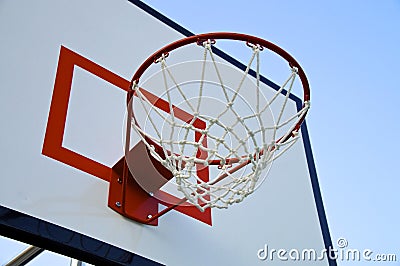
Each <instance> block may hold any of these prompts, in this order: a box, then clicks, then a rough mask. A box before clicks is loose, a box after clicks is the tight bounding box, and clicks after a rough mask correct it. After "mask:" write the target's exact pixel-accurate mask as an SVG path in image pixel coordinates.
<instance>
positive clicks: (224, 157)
mask: <svg viewBox="0 0 400 266" xmlns="http://www.w3.org/2000/svg"><path fill="white" fill-rule="evenodd" d="M211 45H212V44H211V41H206V42H204V43H203V47H204V58H203V59H204V60H203V62H204V64H205V62H206V59H207V57H209V58H210V59H211V62H212V63H213V64H214V70H215V72H216V75H217V77H218V81H219V82H218V83H219V84H218V86H219V87H220V89H221V90H222V92H223V95H224V97H223V99H219V101H222V102H223V104H222V105H224V107H222V111H220V112H219V113H216V114H215V115H214V116H213V117H211V116H209V115H207V116H206V115H202V114H201V113H200V110H201V109H200V106H201V105H202V104H206V103H204V101H205V100H203V101H202V97H203V93H204V92H203V87H204V84H205V82H204V79H203V78H204V70H203V73H202V74H201V77H202V80H200V81H198V84H199V87H198V97H197V100H196V102H195V103H193V101H191V100H190V99H189V98H188V97H186V96H185V93H184V90H183V89H181V87H182V84H178V82H176V81H175V79H174V77H173V74H172V72H171V71H169V67H168V66H167V63H166V56H162V57H161V58H160V59H158V60H157V63H159V64H160V66H161V73H162V75H163V79H164V81H165V82H164V85H165V95H166V99H165V100H166V101H167V102H168V103H169V105H170V110H172V111H171V112H170V113H169V114H166V113H165V112H163V111H160V110H158V108H152V106H153V105H152V101H151V100H150V99H148V98H147V97H146V95H145V93H143V92H142V89H141V88H140V86H139V85H138V84H133V88H132V89H133V90H134V92H135V94H136V96H137V97H135V98H136V99H138V100H139V102H140V103H141V106H142V108H143V109H145V111H146V112H147V113H148V114H150V113H153V115H154V114H156V115H157V116H159V117H161V118H162V120H163V121H164V123H165V125H166V126H168V127H169V132H170V133H169V134H163V132H162V130H161V129H160V128H161V126H162V125H160V124H159V123H158V122H157V121H156V119H154V118H153V115H148V117H147V120H148V123H149V124H150V125H151V127H152V130H151V132H149V130H146V129H143V127H142V126H140V125H138V123H137V121H136V120H135V121H133V122H132V127H133V128H134V129H135V130H136V131H137V132H138V133H139V135H140V137H141V139H142V141H143V142H144V143H145V144H146V146H147V148H148V149H149V151H150V154H151V156H153V157H154V158H155V159H156V160H158V161H159V162H160V163H161V164H162V165H163V166H164V167H166V168H167V169H168V170H169V171H171V173H172V174H173V175H174V177H175V179H176V184H177V186H178V190H179V191H181V192H182V193H183V194H184V196H185V197H186V198H187V200H188V201H189V202H190V203H191V204H194V205H195V206H197V208H198V209H200V210H201V211H204V210H205V209H206V208H209V207H217V208H227V207H228V206H229V205H231V204H233V203H238V202H241V201H242V200H243V199H244V198H245V197H246V196H248V195H250V194H251V193H252V192H253V191H254V190H255V188H256V187H257V186H256V185H257V184H258V183H259V181H260V177H262V173H263V170H264V169H266V167H267V166H268V165H270V164H271V162H272V161H274V160H275V159H277V158H278V157H279V156H280V155H282V154H283V153H284V152H285V151H287V150H288V149H289V148H290V147H291V146H292V145H293V144H294V143H295V141H296V140H297V139H298V129H296V124H297V123H298V122H299V121H302V120H303V119H304V116H305V115H306V113H307V110H308V109H309V103H308V102H306V103H304V107H303V108H302V109H301V110H300V111H298V112H297V113H296V112H295V113H294V114H293V115H292V116H290V117H285V119H283V117H284V116H283V112H284V110H285V107H286V104H287V101H288V99H289V95H290V92H291V91H292V86H293V84H294V81H295V78H296V76H297V69H296V68H291V71H290V74H289V77H288V78H287V80H286V81H285V82H284V83H283V84H282V85H281V87H280V89H279V90H277V91H276V93H275V94H274V95H273V97H271V98H270V99H269V101H268V102H267V103H264V104H261V101H260V100H259V99H260V98H261V97H262V95H261V92H260V89H259V87H260V74H259V66H260V57H259V53H260V52H261V50H262V48H261V47H260V46H258V45H250V47H251V49H252V56H251V58H250V60H249V63H248V65H247V68H246V70H245V71H243V77H242V78H241V79H240V82H239V84H237V87H236V88H235V89H234V91H233V92H232V91H228V88H227V87H226V86H225V85H224V78H223V77H222V76H221V73H220V71H219V69H218V64H216V61H215V56H214V54H213V52H212V49H211ZM254 61H255V64H256V67H255V71H256V78H255V83H256V84H255V86H257V90H256V93H257V95H256V98H257V101H256V104H255V105H256V106H254V113H253V114H251V115H246V116H241V114H240V110H235V107H236V105H235V103H236V102H237V101H238V99H239V98H240V93H239V92H240V90H241V89H242V86H243V83H244V80H245V78H246V77H247V76H248V75H249V71H250V68H251V66H252V64H253V62H254ZM167 78H169V79H170V80H173V83H174V86H173V88H174V89H175V90H177V91H178V92H179V94H180V95H181V97H182V99H184V100H185V101H186V104H187V105H188V106H189V107H190V109H191V110H190V112H191V114H192V115H193V118H192V119H191V121H189V122H188V121H186V122H184V121H181V120H179V119H178V118H177V117H176V116H175V114H174V107H173V103H172V100H173V99H172V96H171V90H172V89H171V87H169V86H168V85H167ZM242 93H243V92H242ZM282 95H284V100H283V101H281V103H280V105H281V107H280V110H279V111H278V113H274V117H275V121H274V124H273V125H272V126H265V123H264V121H263V119H262V116H263V114H264V113H265V112H269V111H270V109H269V107H270V105H271V104H273V103H274V101H276V99H277V98H278V96H280V97H282ZM164 98H165V97H164ZM228 113H229V114H230V115H231V116H233V117H235V119H234V121H233V123H231V124H229V125H227V124H226V123H222V122H221V119H222V117H223V116H224V115H226V114H228ZM134 119H136V118H134ZM196 119H201V120H202V121H204V122H206V127H205V128H203V129H201V128H198V127H195V126H194V121H195V120H196ZM254 120H256V121H257V122H258V126H257V128H254V123H253V122H251V121H254ZM237 126H240V127H241V128H242V129H244V130H245V131H246V133H247V134H246V136H245V137H243V136H241V135H238V134H236V131H237V130H236V129H235V127H237ZM283 127H284V128H285V132H286V133H284V134H283V136H282V135H281V134H282V133H281V132H280V133H279V134H280V135H279V136H277V131H278V130H279V129H281V128H283ZM286 128H288V130H287V131H286ZM215 129H217V130H215ZM177 131H179V132H183V134H182V133H181V134H179V136H180V138H179V139H175V136H176V135H175V134H174V132H177ZM213 132H222V133H220V134H214V133H213ZM195 133H197V134H198V136H200V137H199V138H197V140H193V137H192V136H193V135H194V134H195ZM277 139H278V140H277ZM148 140H151V141H152V142H154V143H155V144H156V145H159V146H160V147H161V148H162V152H160V151H159V150H158V151H156V149H155V147H154V145H153V143H151V141H148ZM228 140H234V142H235V143H237V144H236V146H232V145H231V143H230V141H228ZM210 142H213V144H214V145H211V146H210V145H208V144H207V143H210ZM188 153H189V154H188ZM200 153H201V154H203V155H204V154H205V155H204V156H199V154H200ZM213 161H214V162H215V161H218V162H219V165H218V166H211V165H210V164H211V163H212V162H213ZM206 167H218V169H219V174H218V175H217V176H216V177H215V178H213V179H211V180H204V177H202V176H201V175H200V176H199V171H201V169H203V168H206ZM243 169H246V170H243Z"/></svg>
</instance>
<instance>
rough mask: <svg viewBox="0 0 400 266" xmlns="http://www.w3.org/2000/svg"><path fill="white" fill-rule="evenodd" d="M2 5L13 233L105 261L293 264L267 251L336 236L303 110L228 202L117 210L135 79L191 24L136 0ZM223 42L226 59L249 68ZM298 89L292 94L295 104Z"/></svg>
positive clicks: (2, 222) (325, 243) (6, 207)
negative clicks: (291, 138) (291, 137)
mask: <svg viewBox="0 0 400 266" xmlns="http://www.w3.org/2000/svg"><path fill="white" fill-rule="evenodd" d="M0 14H1V15H0V21H1V23H0V25H1V26H0V32H1V34H2V36H5V40H4V41H2V42H1V44H0V47H1V50H2V51H3V54H4V55H3V60H2V63H1V77H2V78H1V83H2V87H3V88H4V89H3V90H2V91H1V99H2V100H3V102H2V105H1V107H0V108H1V112H0V115H1V118H2V121H3V123H4V124H5V125H6V126H5V127H4V128H3V130H2V133H1V136H2V138H1V139H2V144H1V145H2V150H3V151H5V152H4V156H3V157H2V166H3V169H4V170H3V174H2V178H1V180H2V185H1V187H0V205H1V208H0V231H1V234H2V235H4V236H7V237H10V238H14V239H17V240H21V241H24V242H27V243H31V244H33V245H37V246H40V247H43V248H46V249H49V250H52V251H55V252H58V253H61V254H65V255H67V256H71V257H75V258H77V259H81V260H83V261H86V262H89V263H93V264H106V265H109V264H115V265H185V264H188V261H190V264H191V265H263V264H265V263H266V260H274V265H275V264H278V263H280V262H281V263H285V264H288V262H290V260H289V261H283V260H279V259H278V258H277V257H276V255H275V257H274V258H272V257H271V255H272V256H273V254H268V255H270V256H269V257H268V258H264V260H263V259H260V257H263V256H264V255H265V254H266V253H268V250H269V251H270V250H271V249H276V250H279V249H285V250H287V251H289V250H292V249H298V250H300V251H302V250H304V249H307V250H308V249H314V250H316V251H318V252H319V251H321V250H323V249H325V248H328V247H329V246H331V239H330V235H329V230H328V226H327V221H326V217H325V213H324V209H323V204H322V199H321V194H320V190H319V185H318V180H317V176H316V171H315V166H314V161H313V157H312V151H311V147H310V142H309V136H308V133H307V127H306V124H305V123H304V124H303V125H302V128H301V134H300V140H299V141H298V142H297V143H296V144H295V145H294V146H293V147H292V149H291V150H290V152H288V153H287V154H285V155H284V156H282V158H279V159H278V160H277V161H276V162H275V163H274V165H273V166H272V167H271V168H270V169H269V175H268V178H267V179H266V180H265V181H264V182H263V184H261V185H260V186H259V188H258V189H257V190H256V192H255V193H254V194H252V195H251V196H249V197H248V199H246V200H245V201H243V202H242V203H240V204H237V205H234V206H231V207H230V208H229V209H228V210H219V209H207V210H206V211H205V212H200V211H199V210H197V209H195V208H189V209H185V208H181V209H179V208H178V209H176V210H172V211H171V212H169V213H168V214H166V215H164V216H162V218H160V219H158V221H156V222H157V223H156V224H157V226H152V225H143V224H141V223H138V222H135V221H133V220H131V219H127V218H125V217H123V216H121V215H120V214H119V213H117V212H115V211H113V210H112V205H113V204H114V208H115V207H118V204H117V203H118V201H117V200H115V201H113V202H110V199H109V198H108V194H109V190H110V187H111V181H112V180H111V178H110V171H111V168H113V167H114V166H116V165H118V162H119V161H120V160H121V158H123V157H124V145H125V143H124V138H125V135H124V134H125V130H124V129H125V127H126V125H125V122H126V90H127V88H129V83H130V79H131V78H132V75H133V73H134V72H135V71H136V69H137V67H138V66H140V64H141V63H142V62H143V61H144V60H145V59H146V58H147V57H148V56H149V55H151V54H152V53H153V52H154V51H156V50H158V49H159V48H161V47H163V46H164V45H166V44H168V43H171V42H173V41H176V40H178V39H181V38H183V37H185V36H190V35H192V33H191V32H190V31H188V30H186V29H184V28H183V27H181V26H179V25H177V24H176V23H174V22H173V21H171V20H169V19H168V18H166V17H164V16H163V15H161V14H159V13H158V12H157V11H155V10H153V9H152V8H150V7H149V6H147V5H146V4H144V3H142V2H140V1H133V0H132V1H122V0H120V1H106V0H102V1H84V2H82V1H49V0H43V1H30V2H26V3H24V5H21V4H18V3H17V2H16V1H8V2H5V3H2V8H1V9H0ZM112 14H115V15H112ZM20 18H23V19H20ZM218 56H219V60H220V62H221V64H222V63H223V64H224V65H227V66H228V67H227V69H229V70H228V71H230V70H231V69H234V68H243V64H242V63H240V62H239V61H237V60H235V59H234V58H232V57H230V56H229V55H227V54H225V53H224V52H221V51H219V52H218ZM178 67H179V66H178ZM21 73H23V75H21ZM262 81H263V82H264V84H265V86H268V87H270V88H271V91H272V90H274V89H276V87H277V86H276V85H275V84H274V83H273V82H271V81H269V80H266V79H263V80H262ZM150 82H151V81H150ZM299 103H300V100H299V98H297V97H296V96H293V95H292V96H291V97H290V105H291V107H289V108H292V109H297V108H298V104H299ZM135 141H136V142H135ZM138 143H139V142H138V138H136V140H135V137H134V136H133V143H131V145H133V146H135V145H136V144H138ZM134 164H136V165H137V166H138V165H141V163H139V162H135V161H134ZM139 169H141V168H140V167H139ZM172 190H173V188H169V187H168V186H167V187H163V188H162V191H163V193H165V194H168V195H169V196H170V197H174V196H176V195H175V194H174V193H175V192H172ZM110 207H111V208H110ZM165 207H166V206H165V205H163V204H158V203H157V204H156V205H155V206H152V208H156V209H158V210H162V209H164V208H165ZM238 239H239V240H238ZM266 247H268V250H267V249H266ZM260 250H261V251H260ZM200 256H201V258H200ZM286 257H287V255H286ZM306 262H307V261H304V262H302V264H305V263H306ZM292 263H293V264H295V263H298V261H292ZM311 263H312V264H313V265H335V261H333V260H329V259H328V258H324V259H321V260H312V261H311ZM289 264H290V263H289Z"/></svg>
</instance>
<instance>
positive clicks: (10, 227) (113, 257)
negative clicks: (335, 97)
mask: <svg viewBox="0 0 400 266" xmlns="http://www.w3.org/2000/svg"><path fill="white" fill-rule="evenodd" d="M128 1H129V2H131V3H132V4H133V5H135V6H137V7H138V8H140V9H142V10H143V11H144V12H146V13H148V14H150V15H151V16H153V17H155V18H157V19H158V20H160V21H161V22H163V23H164V24H166V25H168V26H169V27H171V28H172V29H174V30H175V31H177V32H179V33H181V34H182V35H184V36H192V35H194V34H193V33H192V32H190V31H188V30H187V29H185V28H183V27H182V26H180V25H178V24H177V23H175V22H174V21H172V20H170V19H169V18H167V17H165V16H163V15H162V14H160V13H159V12H157V11H156V10H154V9H153V8H151V7H149V6H148V5H146V4H144V3H143V2H141V1H137V0H128ZM214 53H215V54H216V55H218V56H220V57H221V58H223V59H225V60H226V61H227V62H229V63H230V64H232V65H234V66H236V67H238V68H240V69H244V68H245V66H244V65H243V64H242V63H240V62H239V61H237V60H235V59H234V58H232V57H230V56H229V55H227V54H225V53H224V52H223V51H220V50H218V49H215V48H214ZM250 74H252V75H255V73H254V72H250ZM261 81H262V82H264V83H266V84H268V85H269V86H270V87H272V88H275V89H277V88H278V86H277V85H276V84H274V83H273V82H272V81H270V80H268V79H267V78H265V77H261ZM290 98H291V99H292V100H293V101H294V102H295V103H296V104H297V107H298V109H299V108H301V107H302V106H301V104H302V102H301V100H300V99H299V98H297V97H296V96H294V95H291V96H290ZM301 134H302V141H303V145H304V149H305V152H306V160H307V165H308V170H309V173H310V178H311V180H310V181H311V184H312V190H313V196H314V201H315V203H316V208H317V213H318V218H319V223H320V227H321V232H322V235H323V241H324V245H325V247H326V248H327V249H328V247H331V246H332V240H331V237H330V233H329V228H328V224H327V219H326V215H325V210H324V206H323V202H322V197H321V192H320V188H319V183H318V178H317V173H316V168H315V163H314V159H313V154H312V150H311V144H310V139H309V135H308V131H307V125H306V122H304V123H303V124H302V126H301ZM0 234H1V235H3V236H5V237H9V238H13V239H16V240H19V241H22V242H26V243H30V244H33V245H36V246H39V247H42V248H45V249H48V250H51V251H54V252H56V253H60V254H64V255H66V256H70V257H74V258H76V259H80V260H83V261H85V262H88V263H92V264H96V265H102V264H110V263H113V264H114V265H162V264H160V263H158V262H155V261H153V260H151V259H148V258H145V257H142V256H140V255H137V254H134V253H132V252H128V251H126V250H123V249H121V248H118V247H115V246H113V245H110V244H107V243H104V242H102V241H99V240H96V239H94V238H92V237H88V236H86V235H83V234H80V233H77V232H74V231H71V230H69V229H66V228H63V227H61V226H58V225H54V224H52V223H49V222H46V221H43V220H41V219H37V218H35V217H31V216H29V215H26V214H23V213H21V212H18V211H15V210H11V209H9V208H7V207H5V206H0ZM329 265H336V262H335V261H334V260H329Z"/></svg>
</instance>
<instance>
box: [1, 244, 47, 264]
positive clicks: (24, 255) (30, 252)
mask: <svg viewBox="0 0 400 266" xmlns="http://www.w3.org/2000/svg"><path fill="white" fill-rule="evenodd" d="M43 251H44V249H43V248H38V247H35V246H29V247H28V248H27V249H25V250H24V251H22V252H21V253H20V254H19V255H17V256H16V257H15V258H13V259H12V260H11V261H10V262H8V263H7V264H5V265H4V266H22V265H26V264H27V263H28V262H30V261H31V260H33V259H34V258H36V257H37V256H38V255H39V254H40V253H42V252H43Z"/></svg>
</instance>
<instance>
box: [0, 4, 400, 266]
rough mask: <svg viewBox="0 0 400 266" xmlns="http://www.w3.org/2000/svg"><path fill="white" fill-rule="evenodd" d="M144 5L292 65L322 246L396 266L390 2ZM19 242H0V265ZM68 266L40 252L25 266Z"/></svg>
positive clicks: (394, 60)
mask: <svg viewBox="0 0 400 266" xmlns="http://www.w3.org/2000/svg"><path fill="white" fill-rule="evenodd" d="M145 2H146V3H147V4H149V5H150V6H152V7H153V8H155V9H156V10H158V11H160V12H161V13H162V14H164V15H165V16H167V17H169V18H171V19H172V20H174V21H175V22H177V23H178V24H180V25H182V26H183V27H185V28H186V29H188V30H190V31H192V32H194V33H205V32H213V31H232V32H241V33H247V34H251V35H255V36H259V37H262V38H264V39H267V40H270V41H272V42H274V43H276V44H278V45H279V46H281V47H282V48H284V49H285V50H286V51H288V52H289V53H290V54H292V55H293V56H294V57H295V58H296V59H297V61H298V62H300V64H301V65H302V67H303V69H304V70H305V72H306V74H307V77H308V79H309V82H310V85H311V93H312V94H311V110H310V112H309V115H308V116H307V125H308V130H309V134H310V138H311V145H312V149H313V153H314V159H315V162H316V167H317V173H318V178H319V182H320V189H321V192H322V197H323V202H324V206H325V212H326V215H327V219H328V225H329V229H330V233H331V238H332V241H333V242H334V243H335V242H336V240H337V239H338V238H340V237H344V238H346V240H347V241H348V244H349V246H348V247H349V248H355V249H371V250H373V251H374V252H376V253H388V254H396V255H397V260H398V261H397V262H391V263H383V262H381V263H375V264H376V265H400V242H399V239H400V230H399V229H398V225H399V224H400V214H399V207H398V204H399V202H400V194H399V193H398V190H399V188H400V181H399V174H398V169H397V167H398V166H399V165H400V160H399V157H398V155H397V151H398V150H399V149H400V144H399V141H398V139H397V134H398V132H400V126H399V123H398V121H399V119H398V116H397V114H398V108H397V106H398V101H399V99H400V86H399V85H398V76H399V75H398V71H399V62H400V49H399V48H398V47H399V43H400V30H399V26H400V1H399V0H383V1H372V0H352V1H348V0H338V1H271V0H253V1H209V0H203V1H191V2H189V1H182V0H179V1H178V0H176V1H160V0H158V1H156V0H153V1H149V0H147V1H145ZM0 3H1V2H0ZM94 3H95V2H94ZM0 8H1V4H0ZM21 8H23V4H22V3H21ZM115 15H117V14H115ZM148 41H151V36H149V39H148ZM25 246H26V245H23V244H20V243H16V242H14V241H10V240H5V239H0V251H1V252H0V263H5V262H6V261H8V260H9V259H10V258H11V257H13V256H14V255H16V254H17V253H19V252H20V251H21V250H22V249H23V248H24V247H25ZM45 261H46V262H45ZM68 263H69V261H68V259H66V258H63V257H61V256H56V255H52V254H50V253H48V254H47V255H42V256H40V258H38V259H37V260H35V261H34V262H32V263H31V264H29V265H50V264H51V265H68ZM370 264H373V263H370ZM375 264H374V265H375ZM338 265H364V263H363V262H340V261H339V262H338Z"/></svg>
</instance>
